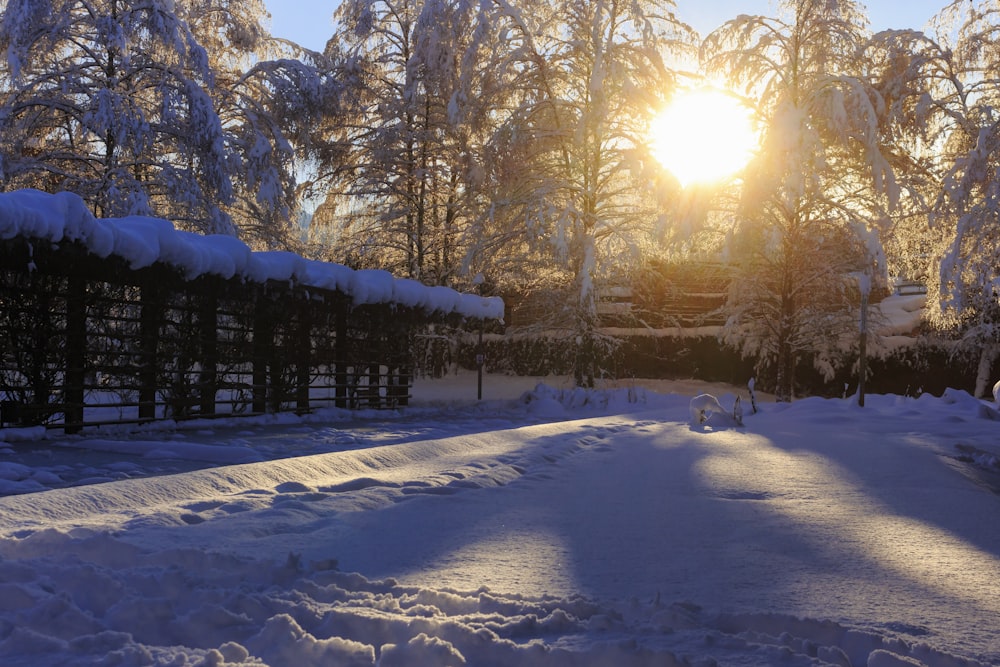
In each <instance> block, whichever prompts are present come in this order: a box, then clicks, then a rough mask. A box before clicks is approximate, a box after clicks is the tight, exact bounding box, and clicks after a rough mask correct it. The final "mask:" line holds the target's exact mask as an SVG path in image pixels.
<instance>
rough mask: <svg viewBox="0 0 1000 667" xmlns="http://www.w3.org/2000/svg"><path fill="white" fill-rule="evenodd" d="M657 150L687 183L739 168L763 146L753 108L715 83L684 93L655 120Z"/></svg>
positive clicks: (653, 137) (652, 133) (717, 178)
mask: <svg viewBox="0 0 1000 667" xmlns="http://www.w3.org/2000/svg"><path fill="white" fill-rule="evenodd" d="M650 141H651V148H652V151H653V155H654V156H655V157H656V159H657V160H658V161H659V162H660V164H662V165H663V167H664V168H666V169H667V170H668V171H669V172H670V173H672V174H673V175H674V177H676V178H677V180H678V181H680V183H681V185H682V186H684V187H687V186H689V185H693V184H708V183H715V182H718V181H722V180H724V179H726V178H728V177H730V176H732V175H734V174H736V173H737V172H739V171H740V170H741V169H742V168H743V167H744V166H746V164H747V162H749V160H750V158H751V157H752V155H753V152H754V151H755V150H756V148H757V145H758V135H757V132H756V130H755V129H754V125H753V119H752V113H751V111H750V108H749V107H747V106H746V104H744V103H743V102H742V101H741V100H740V99H739V98H738V97H736V96H734V95H731V94H729V93H726V92H724V91H722V90H719V89H716V88H702V89H698V90H693V91H690V92H686V93H682V94H681V95H679V96H678V97H675V98H674V100H673V101H672V102H671V104H670V105H669V106H668V107H667V108H666V109H664V110H663V111H662V112H661V113H660V114H659V115H657V116H656V117H655V118H654V119H653V121H652V122H651V123H650Z"/></svg>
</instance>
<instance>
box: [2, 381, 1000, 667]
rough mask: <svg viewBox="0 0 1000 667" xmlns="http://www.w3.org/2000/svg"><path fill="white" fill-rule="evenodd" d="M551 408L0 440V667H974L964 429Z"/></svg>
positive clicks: (979, 548) (990, 651)
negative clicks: (697, 419) (736, 423)
mask: <svg viewBox="0 0 1000 667" xmlns="http://www.w3.org/2000/svg"><path fill="white" fill-rule="evenodd" d="M560 384H561V383H560V382H559V381H558V380H555V379H549V380H547V384H546V385H543V386H539V387H534V381H533V380H529V379H526V378H496V377H487V379H486V384H485V392H484V393H485V399H486V400H484V401H482V402H476V401H475V400H474V396H475V377H474V376H473V375H460V376H453V377H450V378H447V379H445V380H441V381H421V382H420V383H419V384H418V385H417V387H416V389H415V393H416V395H417V396H418V400H417V401H416V402H415V403H416V404H415V405H414V406H412V407H410V408H408V409H407V410H406V411H404V412H400V413H393V414H386V413H360V414H348V413H334V412H331V413H326V414H324V415H315V416H312V417H309V418H307V419H298V418H293V417H281V418H280V419H275V420H271V421H267V420H257V421H243V422H218V423H203V424H198V425H189V426H186V427H184V428H182V429H181V428H179V429H176V430H166V429H163V428H162V427H161V428H160V429H159V430H147V431H144V432H141V433H138V434H131V435H129V436H125V435H124V434H121V433H117V434H116V433H115V432H110V433H99V434H98V433H88V434H84V435H82V436H78V437H73V438H63V437H59V438H54V437H51V439H43V440H37V439H36V440H30V438H32V437H37V436H38V435H39V434H38V432H37V431H30V432H14V431H0V440H3V441H4V442H3V443H0V480H3V481H2V484H3V489H2V490H3V493H5V494H7V495H6V496H5V497H3V498H0V664H2V665H5V666H20V665H24V666H28V665H30V666H32V667H35V666H38V665H171V666H185V665H204V666H221V665H265V664H266V665H274V666H281V667H285V666H289V667H305V666H310V665H324V666H327V665H349V666H356V665H380V666H382V667H392V666H397V665H410V666H422V665H428V666H444V665H476V666H477V667H478V666H491V665H518V666H528V667H531V666H535V665H545V666H549V665H559V666H563V665H573V666H577V665H584V666H588V665H589V666H597V665H600V666H602V667H604V666H609V667H632V666H635V665H643V666H645V665H712V664H718V665H775V664H781V665H813V664H832V665H871V666H873V667H883V666H885V665H896V666H900V665H919V664H923V665H927V666H929V667H937V666H939V665H940V666H948V667H952V666H955V665H976V664H994V665H996V664H1000V495H998V490H1000V464H998V459H1000V440H998V439H997V437H996V434H997V428H998V423H997V419H1000V413H998V412H997V411H996V410H994V409H993V408H992V407H991V406H990V405H988V404H986V403H984V402H982V401H979V400H976V399H974V398H972V397H971V396H969V395H967V394H964V393H962V392H948V393H946V394H945V396H943V397H933V396H922V397H920V398H902V397H892V396H868V397H867V401H866V407H864V408H859V407H857V405H856V404H855V402H854V401H851V400H824V399H805V400H800V401H797V402H795V403H792V404H776V403H773V402H771V401H769V400H767V397H760V398H761V405H760V407H761V411H760V412H759V413H758V414H751V410H750V405H749V401H748V398H749V396H748V395H747V394H746V392H745V390H744V391H743V392H742V397H743V402H744V412H745V420H744V421H745V426H744V427H742V428H739V427H733V426H727V425H725V424H724V423H722V422H721V421H719V422H715V421H713V420H710V421H709V422H708V423H707V424H706V425H701V426H699V425H692V424H690V423H689V421H690V415H689V411H688V403H689V401H690V399H691V397H692V396H694V395H695V394H697V393H700V392H702V391H705V390H706V389H710V390H711V391H712V392H713V393H715V394H716V395H717V396H718V397H719V398H720V400H721V402H722V403H723V405H725V406H730V405H732V402H733V400H734V396H735V393H736V390H734V389H731V388H726V387H707V386H705V385H702V384H699V383H670V384H668V383H645V384H636V385H634V386H632V385H629V384H627V383H626V384H623V385H622V386H620V387H617V388H605V389H604V390H602V391H595V392H589V393H585V392H580V391H571V390H563V389H560V388H559V387H560ZM671 391H672V392H674V393H670V392H671ZM470 397H473V398H470ZM25 437H26V438H29V440H26V441H24V440H19V438H25ZM166 473H174V474H166ZM97 482H100V483H97ZM68 485H76V486H68ZM58 487H63V488H58Z"/></svg>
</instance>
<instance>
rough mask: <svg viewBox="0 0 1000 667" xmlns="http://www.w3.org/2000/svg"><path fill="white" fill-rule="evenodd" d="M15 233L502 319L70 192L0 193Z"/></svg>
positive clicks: (359, 299)
mask: <svg viewBox="0 0 1000 667" xmlns="http://www.w3.org/2000/svg"><path fill="white" fill-rule="evenodd" d="M17 236H23V237H27V238H36V239H43V240H47V241H51V242H53V243H58V242H59V241H62V240H68V241H75V242H78V243H81V244H82V245H83V246H84V247H86V248H87V249H88V250H89V251H90V252H91V253H93V254H94V255H96V256H98V257H101V258H104V257H108V256H110V255H115V256H117V257H121V258H122V259H124V260H125V261H127V262H128V263H129V266H130V267H131V268H133V269H141V268H144V267H147V266H150V265H151V264H153V263H154V262H161V263H163V264H167V265H170V266H173V267H175V268H177V269H178V270H180V271H181V272H182V273H183V274H184V276H185V277H186V278H188V279H191V280H193V279H194V278H197V277H198V276H200V275H203V274H211V275H217V276H221V277H222V278H227V279H228V278H233V277H241V278H243V279H245V280H250V281H254V282H266V281H268V280H277V281H292V282H295V283H296V284H299V285H302V286H306V287H316V288H321V289H328V290H336V291H339V292H342V293H344V294H346V295H348V296H349V297H350V298H351V300H352V301H353V302H354V304H355V305H362V304H376V303H396V304H400V305H403V306H408V307H412V308H419V309H423V310H425V311H428V312H437V313H441V314H444V315H451V314H457V315H461V316H463V317H469V318H476V319H496V320H499V319H503V311H504V304H503V300H502V299H500V298H499V297H481V296H478V295H475V294H461V293H459V292H456V291H455V290H453V289H450V288H448V287H428V286H426V285H423V284H422V283H420V282H418V281H416V280H408V279H405V278H395V277H393V276H392V274H390V273H389V272H387V271H381V270H361V271H356V270H354V269H351V268H349V267H346V266H343V265H342V264H334V263H331V262H320V261H316V260H310V259H306V258H304V257H301V256H299V255H296V254H294V253H290V252H282V251H265V252H256V251H252V250H250V248H249V247H248V246H247V245H246V244H245V243H243V242H242V241H240V240H239V239H237V238H233V237H231V236H224V235H221V234H212V235H207V236H203V235H201V234H194V233H191V232H184V231H179V230H177V229H175V228H174V226H173V223H171V222H170V221H169V220H163V219H161V218H150V217H144V216H129V217H125V218H103V219H97V218H95V217H94V216H93V214H92V213H91V212H90V210H89V209H88V208H87V205H86V204H85V203H84V201H83V199H81V198H80V197H79V196H78V195H76V194H73V193H70V192H60V193H57V194H49V193H46V192H41V191H39V190H18V191H15V192H6V193H0V240H7V239H11V238H14V237H17Z"/></svg>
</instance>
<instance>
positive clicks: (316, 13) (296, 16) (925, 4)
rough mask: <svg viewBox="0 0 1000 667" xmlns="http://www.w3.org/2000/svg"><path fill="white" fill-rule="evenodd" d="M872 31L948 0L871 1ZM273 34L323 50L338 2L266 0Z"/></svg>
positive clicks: (907, 22)
mask: <svg viewBox="0 0 1000 667" xmlns="http://www.w3.org/2000/svg"><path fill="white" fill-rule="evenodd" d="M866 4H867V5H868V16H869V17H870V18H871V21H872V26H871V27H872V28H873V29H875V30H883V29H885V28H922V27H923V26H924V24H925V23H926V22H927V20H928V19H929V18H930V17H931V16H933V15H934V14H935V13H936V12H937V11H938V10H940V9H941V8H942V7H944V6H945V5H947V4H948V0H869V1H868V2H867V3H866ZM265 5H266V6H267V8H268V11H269V12H271V32H272V34H274V35H277V36H278V37H285V38H287V39H291V40H293V41H295V42H298V43H299V44H301V45H302V46H305V47H307V48H310V49H315V50H322V49H323V47H324V46H325V45H326V41H327V40H328V39H329V38H330V35H332V34H333V20H332V18H331V17H332V15H333V11H334V9H335V8H336V7H337V5H338V0H265ZM677 7H678V14H679V15H680V18H681V19H682V20H684V21H687V22H688V23H690V24H691V25H693V26H694V27H695V28H696V29H697V30H699V31H700V32H701V33H702V34H704V33H707V32H710V31H711V30H712V29H713V28H715V27H716V26H718V25H719V24H721V23H723V22H725V21H727V20H729V19H731V18H733V17H735V16H736V15H737V14H764V15H774V14H775V12H774V10H773V2H771V0H677Z"/></svg>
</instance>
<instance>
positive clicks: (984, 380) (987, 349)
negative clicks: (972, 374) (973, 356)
mask: <svg viewBox="0 0 1000 667" xmlns="http://www.w3.org/2000/svg"><path fill="white" fill-rule="evenodd" d="M998 352H1000V347H998V346H997V345H996V343H987V344H986V345H984V346H983V350H982V352H980V354H979V368H978V370H977V373H976V393H975V395H976V397H977V398H979V397H982V396H984V395H987V394H986V392H987V390H988V389H991V388H992V386H993V382H992V379H993V376H992V374H991V373H992V371H993V362H994V361H995V360H996V358H997V353H998Z"/></svg>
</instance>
